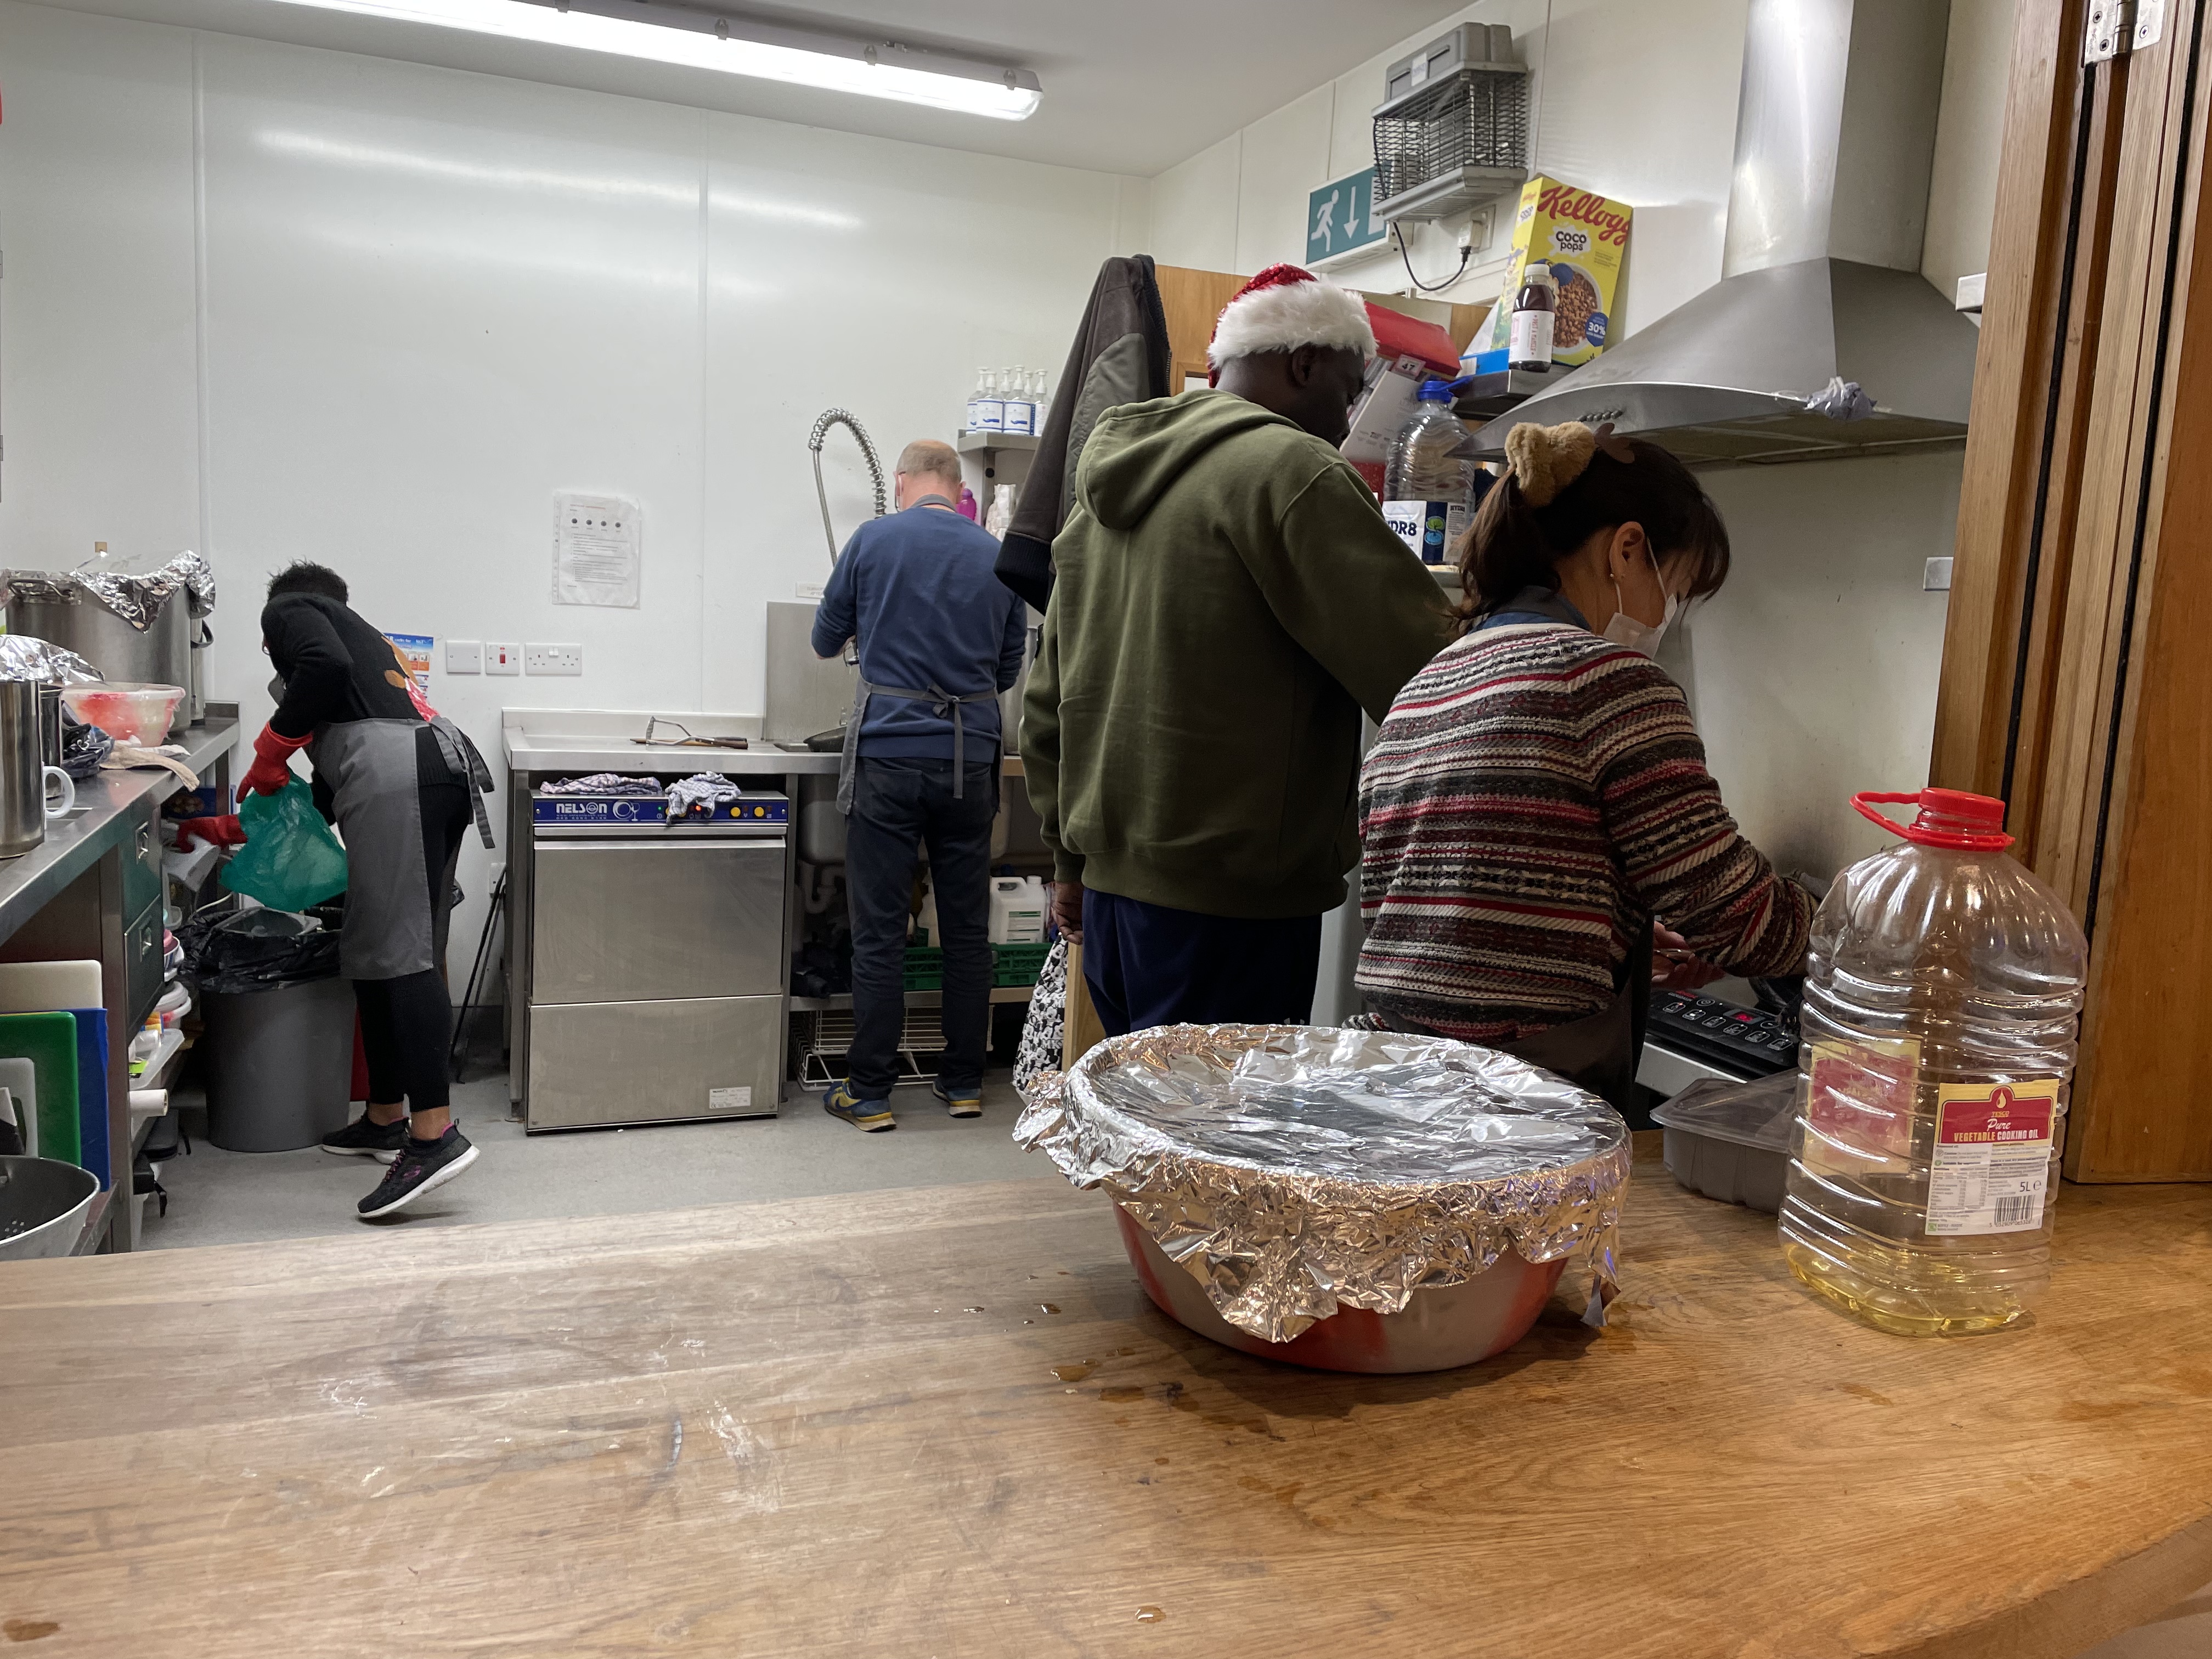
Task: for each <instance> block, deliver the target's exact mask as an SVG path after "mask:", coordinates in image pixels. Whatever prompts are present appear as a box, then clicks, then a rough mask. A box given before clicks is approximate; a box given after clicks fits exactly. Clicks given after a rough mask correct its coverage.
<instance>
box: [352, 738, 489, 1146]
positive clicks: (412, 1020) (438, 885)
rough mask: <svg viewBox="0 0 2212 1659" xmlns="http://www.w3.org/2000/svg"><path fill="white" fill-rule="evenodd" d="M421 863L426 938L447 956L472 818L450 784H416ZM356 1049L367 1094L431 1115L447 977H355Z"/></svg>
mask: <svg viewBox="0 0 2212 1659" xmlns="http://www.w3.org/2000/svg"><path fill="white" fill-rule="evenodd" d="M471 821H472V820H471V812H470V809H469V798H468V795H467V793H465V790H464V788H463V787H462V786H461V785H460V784H459V783H457V782H450V781H445V780H442V779H441V781H438V782H436V783H426V784H424V785H422V864H423V867H424V869H425V870H426V871H428V874H429V881H430V917H431V924H432V925H431V930H430V931H431V941H432V945H433V948H434V950H435V954H436V957H437V960H438V962H439V963H443V962H444V961H445V959H446V928H447V922H448V921H449V920H450V919H451V917H452V914H453V866H455V865H457V864H458V863H459V861H460V855H461V837H462V836H465V834H467V832H468V828H469V825H470V823H471ZM353 996H354V1003H355V1005H356V1006H357V1007H358V1008H359V1009H360V1010H361V1047H362V1054H363V1055H364V1056H365V1057H366V1058H367V1060H368V1097H369V1098H370V1099H371V1100H373V1101H374V1102H376V1103H378V1104H379V1105H385V1106H389V1105H391V1104H392V1103H394V1102H396V1101H398V1100H401V1099H404V1100H405V1101H406V1103H407V1109H408V1110H409V1111H410V1112H435V1111H437V1110H439V1109H441V1108H444V1107H446V1106H447V1105H448V1104H450V1103H451V1101H452V1095H451V1092H450V1088H451V1077H450V1074H449V1073H448V1072H447V1053H448V1051H449V1048H450V1045H451V1044H452V1042H453V998H452V997H451V996H449V995H448V994H447V991H446V976H445V975H444V973H443V972H442V971H441V969H440V968H437V967H432V968H427V969H423V970H422V972H421V973H419V974H402V975H399V977H398V978H397V979H357V980H356V981H354V982H353Z"/></svg>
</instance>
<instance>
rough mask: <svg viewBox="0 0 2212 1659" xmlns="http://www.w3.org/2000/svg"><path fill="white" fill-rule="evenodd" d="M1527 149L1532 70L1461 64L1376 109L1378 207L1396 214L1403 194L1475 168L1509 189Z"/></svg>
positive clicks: (1522, 171)
mask: <svg viewBox="0 0 2212 1659" xmlns="http://www.w3.org/2000/svg"><path fill="white" fill-rule="evenodd" d="M1527 172H1528V70H1527V69H1526V68H1525V67H1523V66H1522V65H1521V64H1462V65H1461V66H1460V67H1459V68H1458V69H1456V70H1453V71H1452V73H1451V74H1449V75H1448V76H1439V77H1437V79H1435V80H1432V81H1431V82H1428V84H1427V85H1425V86H1423V87H1420V88H1417V89H1416V90H1414V91H1413V92H1409V93H1407V94H1404V95H1403V96H1401V97H1398V98H1394V99H1392V100H1390V101H1389V103H1387V104H1385V105H1383V106H1382V107H1381V108H1380V109H1378V110H1376V112H1375V195H1376V208H1375V210H1376V213H1377V214H1378V215H1380V216H1383V217H1384V218H1388V217H1390V216H1391V212H1390V210H1391V208H1392V206H1393V205H1394V204H1396V203H1397V202H1398V201H1400V200H1401V198H1405V197H1415V196H1418V195H1419V194H1420V193H1421V192H1422V191H1423V187H1424V186H1426V185H1433V184H1437V183H1438V182H1439V181H1443V180H1448V179H1453V180H1460V179H1467V177H1468V175H1469V174H1470V173H1473V174H1474V175H1478V177H1479V178H1480V181H1481V182H1486V183H1492V184H1495V185H1497V186H1498V188H1497V189H1496V190H1495V191H1492V194H1502V193H1503V192H1504V190H1506V189H1509V188H1510V187H1511V186H1512V185H1513V183H1514V182H1516V181H1517V180H1519V179H1522V178H1525V177H1526V176H1527ZM1493 175H1494V176H1493Z"/></svg>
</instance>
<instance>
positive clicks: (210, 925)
mask: <svg viewBox="0 0 2212 1659" xmlns="http://www.w3.org/2000/svg"><path fill="white" fill-rule="evenodd" d="M177 943H178V944H179V945H183V946H184V948H185V969H184V971H185V977H187V978H188V979H190V980H191V981H192V983H193V984H194V985H195V986H197V987H198V988H199V989H201V990H203V991H212V992H215V993H216V994H228V993H230V992H234V991H275V990H280V989H282V988H283V987H285V986H287V985H305V984H307V983H308V982H310V981H313V980H319V979H335V978H337V971H338V935H337V931H336V930H335V929H332V928H324V927H316V925H315V924H314V922H313V921H311V920H310V919H309V918H307V917H306V916H300V915H293V914H292V913H291V912H290V911H289V910H264V909H252V910H243V909H241V910H225V911H223V912H222V913H220V914H218V915H208V914H205V913H203V914H201V915H196V916H194V917H193V918H192V919H191V921H188V922H186V923H185V925H184V926H183V927H180V928H179V929H178V930H177Z"/></svg>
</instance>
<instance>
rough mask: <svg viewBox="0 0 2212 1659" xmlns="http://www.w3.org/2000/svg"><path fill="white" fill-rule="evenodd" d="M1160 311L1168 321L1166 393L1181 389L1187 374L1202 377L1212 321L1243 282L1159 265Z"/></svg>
mask: <svg viewBox="0 0 2212 1659" xmlns="http://www.w3.org/2000/svg"><path fill="white" fill-rule="evenodd" d="M1155 275H1157V276H1158V278H1159V284H1160V308H1161V309H1162V310H1163V311H1164V312H1165V313H1167V319H1168V390H1169V392H1170V393H1173V392H1180V391H1182V387H1183V380H1184V377H1185V376H1187V375H1192V374H1195V375H1196V376H1197V377H1198V378H1199V379H1200V380H1204V379H1205V378H1206V345H1207V343H1209V342H1210V341H1211V340H1212V338H1213V322H1214V319H1216V318H1217V317H1218V316H1220V315H1221V307H1224V306H1225V305H1227V304H1228V303H1229V298H1230V295H1233V294H1234V293H1236V292H1237V289H1240V288H1242V287H1243V286H1244V283H1245V282H1246V281H1247V279H1246V278H1245V277H1243V276H1229V275H1227V274H1226V273H1225V272H1222V271H1218V270H1187V269H1185V268H1184V267H1182V266H1181V265H1161V266H1159V267H1158V268H1157V270H1156V271H1155Z"/></svg>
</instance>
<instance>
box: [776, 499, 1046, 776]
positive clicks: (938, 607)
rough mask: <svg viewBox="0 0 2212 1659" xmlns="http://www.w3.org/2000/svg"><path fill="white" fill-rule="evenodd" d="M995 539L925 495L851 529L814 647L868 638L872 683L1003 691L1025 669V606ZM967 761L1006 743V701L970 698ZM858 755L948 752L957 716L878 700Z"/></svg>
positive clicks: (836, 647) (866, 662)
mask: <svg viewBox="0 0 2212 1659" xmlns="http://www.w3.org/2000/svg"><path fill="white" fill-rule="evenodd" d="M998 557H999V544H998V542H997V541H996V540H994V538H992V537H991V535H990V534H989V533H988V532H986V531H985V530H983V529H982V528H981V526H977V525H975V524H974V523H971V522H970V521H969V520H968V519H966V518H965V517H963V515H962V514H960V513H951V512H947V511H946V510H945V508H943V507H929V506H926V505H923V504H921V503H920V502H917V503H916V504H915V505H914V506H912V507H908V508H906V509H905V510H904V511H903V512H899V513H890V514H889V515H887V516H885V517H884V518H880V519H872V520H869V521H868V522H867V523H866V524H864V525H862V526H860V528H859V529H858V530H856V531H854V532H853V539H852V540H850V541H849V542H847V543H846V544H845V551H844V553H843V555H842V556H841V557H840V558H839V559H838V561H837V568H836V570H835V571H833V572H832V573H831V574H830V577H829V586H827V587H826V588H824V589H823V593H822V604H821V607H820V608H819V609H818V610H817V611H816V612H815V613H814V651H815V654H816V655H817V656H823V657H828V656H834V655H836V653H838V652H839V651H841V650H842V649H843V648H844V645H845V641H847V640H849V639H852V638H854V636H855V635H858V637H859V639H860V678H862V679H865V680H866V681H867V682H868V683H869V684H871V685H897V686H904V687H908V688H910V689H912V690H917V691H926V690H929V689H931V688H932V687H934V688H936V689H937V690H940V691H949V692H951V693H953V694H955V695H956V696H957V695H959V694H962V693H966V692H974V691H993V692H996V691H1004V690H1006V688H1007V687H1008V686H1011V685H1012V684H1013V683H1014V682H1015V681H1016V680H1017V679H1018V678H1020V677H1021V671H1022V644H1023V640H1022V635H1023V633H1024V629H1026V627H1027V626H1028V623H1029V607H1028V606H1026V605H1024V604H1023V603H1022V601H1021V600H1020V599H1018V598H1016V597H1015V595H1014V592H1013V591H1012V589H1011V588H1009V587H1007V586H1006V585H1005V584H1004V583H1003V582H1001V581H1000V580H999V578H998V576H997V575H996V574H994V571H993V569H992V567H993V566H994V564H995V563H996V562H998ZM960 720H961V726H962V727H963V730H964V731H965V732H966V733H967V762H968V764H969V765H970V766H975V765H978V764H981V763H982V762H984V761H987V760H990V759H992V758H993V757H995V756H996V755H997V753H998V751H999V747H1000V744H999V705H998V703H997V702H995V701H994V702H971V703H963V704H962V705H961V708H960ZM860 752H861V753H862V754H863V755H873V756H878V757H894V756H907V757H923V758H934V759H939V760H951V758H952V713H951V709H949V708H948V709H947V710H946V711H945V713H944V714H938V713H937V712H936V711H935V710H934V709H933V708H931V706H930V705H929V704H928V703H926V702H913V701H911V700H910V699H908V698H905V697H876V698H873V699H872V700H871V701H870V702H869V704H868V714H867V718H866V720H864V721H862V722H861V725H860Z"/></svg>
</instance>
